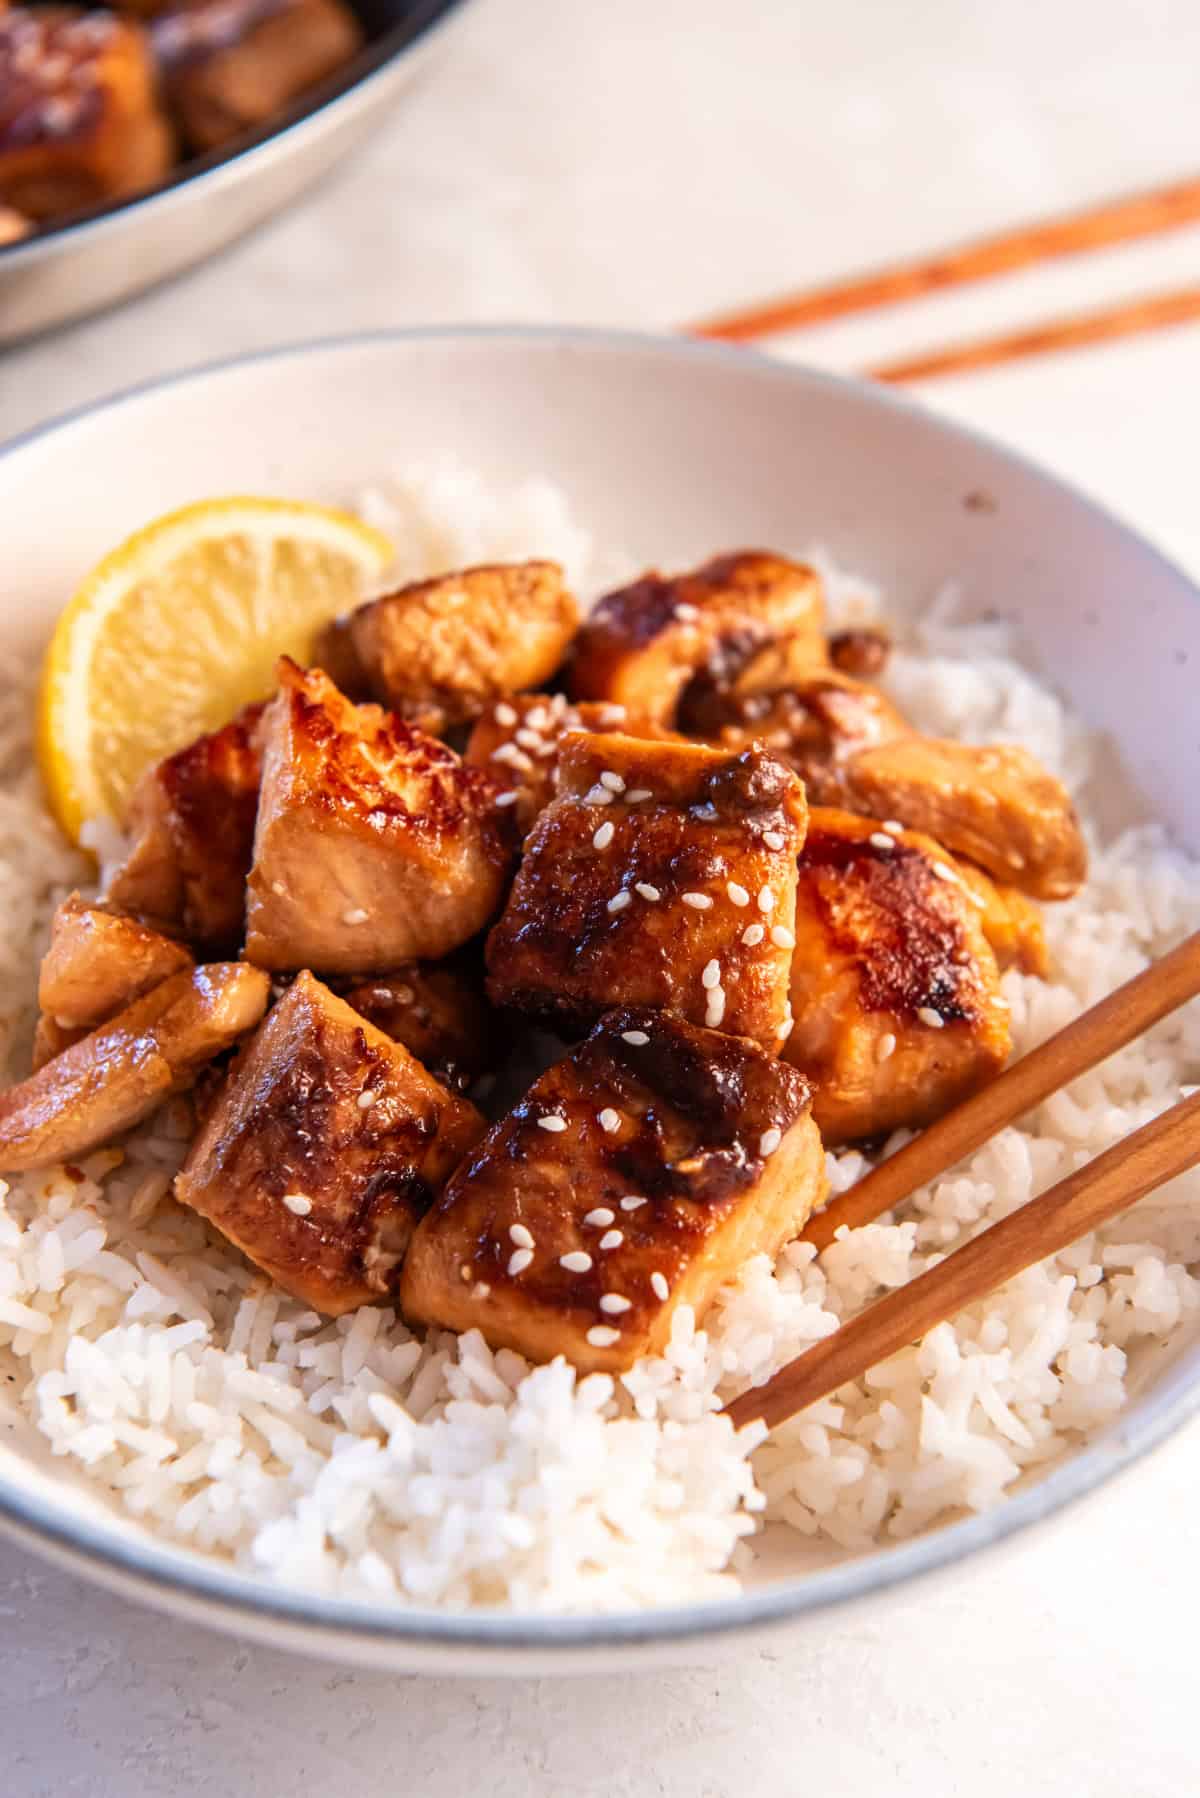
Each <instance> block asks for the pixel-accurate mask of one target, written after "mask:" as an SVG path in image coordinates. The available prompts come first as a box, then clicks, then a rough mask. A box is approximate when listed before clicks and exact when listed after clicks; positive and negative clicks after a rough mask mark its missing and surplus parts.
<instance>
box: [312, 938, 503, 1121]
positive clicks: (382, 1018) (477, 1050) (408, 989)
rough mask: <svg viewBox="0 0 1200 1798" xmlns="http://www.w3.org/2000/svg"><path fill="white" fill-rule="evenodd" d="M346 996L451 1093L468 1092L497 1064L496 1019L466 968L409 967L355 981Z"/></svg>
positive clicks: (418, 964) (417, 964)
mask: <svg viewBox="0 0 1200 1798" xmlns="http://www.w3.org/2000/svg"><path fill="white" fill-rule="evenodd" d="M343 997H344V998H345V1000H346V1003H347V1004H348V1005H352V1006H353V1007H354V1009H355V1011H357V1012H360V1013H361V1014H362V1016H363V1017H364V1018H367V1019H369V1021H370V1022H371V1023H372V1024H374V1025H375V1026H376V1028H377V1029H379V1030H382V1031H383V1032H384V1034H385V1035H386V1036H390V1037H392V1038H393V1039H394V1040H395V1041H396V1042H398V1043H403V1044H404V1047H405V1048H406V1049H407V1050H408V1051H409V1053H410V1054H412V1055H415V1056H416V1058H417V1060H418V1061H419V1062H421V1063H422V1064H423V1065H424V1066H425V1067H427V1068H428V1069H429V1071H430V1073H432V1074H435V1075H436V1076H437V1078H438V1079H439V1080H440V1081H441V1082H442V1084H443V1085H444V1086H447V1087H449V1089H450V1091H451V1092H465V1091H466V1090H467V1088H468V1087H469V1086H470V1085H471V1083H472V1082H473V1081H474V1080H477V1079H478V1078H479V1076H480V1075H481V1074H484V1073H486V1072H487V1071H488V1070H489V1069H491V1068H493V1067H494V1066H495V1064H496V1056H497V1053H498V1048H499V1044H498V1041H497V1036H498V1032H497V1027H496V1019H495V1015H494V1014H493V1012H492V1010H491V1007H490V1006H489V1005H488V1003H487V1000H486V999H485V998H484V996H483V992H482V988H481V985H480V984H479V983H478V982H477V980H475V979H472V978H471V975H470V974H469V973H468V971H467V969H466V968H465V967H457V966H454V965H452V964H447V963H442V964H436V963H434V964H430V963H426V962H415V961H414V962H407V963H405V965H404V966H403V967H400V968H392V969H389V971H388V972H387V973H386V974H376V975H375V976H374V977H373V978H372V979H370V980H365V981H360V982H354V983H353V984H352V985H349V986H347V987H346V988H345V990H344V993H343Z"/></svg>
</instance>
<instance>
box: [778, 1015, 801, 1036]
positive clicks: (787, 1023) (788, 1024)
mask: <svg viewBox="0 0 1200 1798" xmlns="http://www.w3.org/2000/svg"><path fill="white" fill-rule="evenodd" d="M795 1028H796V1020H795V1018H794V1017H793V1016H792V1014H791V1012H790V1011H789V1013H788V1015H787V1017H786V1018H784V1020H783V1022H782V1024H780V1026H779V1028H778V1029H777V1030H776V1032H775V1035H776V1037H777V1038H778V1039H779V1041H780V1042H783V1041H784V1039H785V1038H786V1037H789V1036H790V1035H791V1034H792V1031H793V1030H794V1029H795Z"/></svg>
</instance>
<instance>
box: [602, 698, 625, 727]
mask: <svg viewBox="0 0 1200 1798" xmlns="http://www.w3.org/2000/svg"><path fill="white" fill-rule="evenodd" d="M624 717H625V707H624V706H623V705H616V704H614V703H613V702H612V701H610V702H609V703H608V705H606V706H605V708H604V710H603V711H602V712H601V714H600V721H601V723H602V724H607V725H611V724H620V723H621V722H622V720H623V719H624Z"/></svg>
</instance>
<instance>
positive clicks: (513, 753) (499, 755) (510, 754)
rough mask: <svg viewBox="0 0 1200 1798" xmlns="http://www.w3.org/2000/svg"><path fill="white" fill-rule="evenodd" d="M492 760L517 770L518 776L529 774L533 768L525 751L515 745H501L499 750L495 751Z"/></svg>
mask: <svg viewBox="0 0 1200 1798" xmlns="http://www.w3.org/2000/svg"><path fill="white" fill-rule="evenodd" d="M492 760H493V761H494V762H504V763H506V764H507V765H508V767H510V768H515V769H516V770H517V772H518V774H528V773H529V772H530V771H531V770H532V768H533V763H532V762H531V761H530V759H529V757H528V756H527V755H526V754H525V751H524V750H523V749H518V748H517V746H516V744H515V743H501V745H500V747H499V749H493V751H492Z"/></svg>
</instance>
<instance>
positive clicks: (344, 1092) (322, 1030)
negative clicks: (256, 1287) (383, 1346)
mask: <svg viewBox="0 0 1200 1798" xmlns="http://www.w3.org/2000/svg"><path fill="white" fill-rule="evenodd" d="M363 1098H368V1099H369V1100H370V1103H369V1104H366V1105H364V1104H361V1103H360V1100H362V1099H363ZM483 1130H484V1121H483V1119H482V1118H481V1117H480V1115H479V1113H478V1112H477V1111H476V1110H475V1108H474V1106H472V1105H469V1104H468V1103H467V1102H466V1100H465V1099H461V1098H458V1097H457V1096H456V1095H455V1094H453V1093H449V1092H447V1091H446V1090H445V1088H444V1087H442V1086H440V1085H439V1084H438V1082H437V1081H436V1080H434V1079H433V1077H432V1076H431V1075H430V1074H428V1073H427V1072H426V1070H425V1069H424V1068H423V1067H422V1066H421V1065H420V1063H419V1062H418V1061H416V1060H414V1058H413V1057H412V1056H411V1055H410V1054H409V1053H408V1051H407V1050H406V1049H405V1048H404V1047H403V1046H402V1045H401V1044H400V1043H397V1042H394V1041H393V1040H392V1039H391V1038H390V1037H387V1036H385V1035H384V1034H383V1032H382V1031H380V1030H377V1029H376V1028H375V1026H374V1025H373V1024H370V1023H368V1021H367V1020H366V1019H365V1018H363V1017H361V1016H360V1015H359V1014H358V1013H357V1012H356V1011H354V1010H353V1009H352V1008H351V1007H350V1006H349V1005H347V1004H346V1002H345V1001H344V1000H342V999H339V998H338V997H337V995H336V994H334V993H332V992H330V991H329V989H328V988H327V987H325V986H322V984H321V983H320V981H318V980H314V979H313V977H312V975H311V974H307V973H306V974H301V975H300V976H299V978H298V979H297V980H296V981H295V982H294V983H293V984H292V986H291V987H290V988H289V989H288V991H287V992H286V993H285V994H284V996H283V998H282V999H280V1001H279V1003H278V1004H277V1005H276V1006H275V1008H274V1010H273V1011H272V1012H271V1014H270V1016H269V1018H268V1019H267V1021H266V1023H265V1024H264V1025H263V1026H262V1028H261V1029H260V1030H259V1032H258V1034H257V1035H256V1036H255V1038H254V1040H253V1042H252V1043H250V1044H249V1045H248V1047H247V1048H246V1050H245V1052H244V1053H243V1055H242V1056H241V1057H240V1058H239V1060H238V1061H237V1063H236V1064H235V1066H234V1068H233V1069H232V1071H231V1073H230V1075H229V1077H228V1079H227V1081H226V1084H225V1087H224V1089H223V1091H222V1092H221V1094H220V1096H219V1097H218V1099H217V1100H216V1102H215V1104H214V1105H213V1106H212V1107H211V1109H210V1110H209V1113H208V1116H207V1118H206V1120H205V1123H204V1126H203V1128H202V1130H201V1132H200V1135H199V1136H198V1137H197V1138H196V1140H195V1142H194V1143H193V1145H192V1148H191V1150H190V1152H189V1154H188V1158H187V1161H186V1162H185V1163H184V1166H183V1168H182V1170H181V1171H180V1173H179V1175H178V1177H177V1179H176V1182H175V1193H176V1197H177V1198H179V1199H180V1200H181V1201H182V1203H183V1204H185V1205H190V1206H191V1207H192V1208H193V1209H194V1210H196V1211H199V1212H200V1213H201V1215H202V1216H203V1217H206V1218H208V1219H209V1221H210V1222H211V1223H213V1224H215V1225H216V1227H217V1229H219V1230H220V1231H221V1232H222V1234H223V1235H225V1236H228V1237H229V1239H230V1240H231V1241H232V1242H234V1243H236V1244H237V1246H238V1247H239V1248H240V1249H242V1251H243V1252H244V1253H245V1254H246V1255H248V1256H249V1258H250V1259H251V1260H252V1261H253V1262H254V1263H255V1264H256V1265H257V1266H259V1267H261V1268H262V1269H263V1270H264V1272H266V1273H268V1274H269V1275H270V1276H271V1278H272V1279H273V1280H275V1281H276V1282H277V1283H278V1284H279V1285H280V1286H282V1287H283V1288H284V1290H285V1291H287V1292H290V1293H292V1294H293V1295H294V1296H295V1297H297V1298H299V1299H302V1300H303V1301H304V1302H305V1303H306V1304H309V1305H312V1306H313V1307H314V1309H316V1310H318V1311H321V1312H323V1313H326V1314H327V1315H330V1316H336V1315H337V1314H339V1313H340V1312H342V1311H349V1310H353V1309H354V1308H355V1307H356V1306H358V1305H364V1304H371V1303H375V1302H378V1301H379V1300H381V1299H385V1298H388V1297H389V1296H391V1295H392V1294H393V1293H394V1291H395V1288H396V1284H397V1280H398V1275H399V1268H400V1263H401V1261H402V1260H403V1257H404V1253H405V1250H406V1248H407V1246H408V1242H409V1238H410V1237H411V1235H412V1231H413V1228H414V1225H415V1224H416V1221H417V1219H418V1218H419V1217H421V1215H422V1214H423V1213H424V1211H425V1210H426V1209H427V1208H428V1206H429V1204H430V1202H431V1200H432V1199H433V1198H434V1196H435V1195H436V1194H437V1193H439V1192H440V1191H441V1188H442V1185H443V1183H444V1181H445V1180H446V1177H447V1176H448V1175H449V1173H450V1172H451V1171H452V1169H453V1168H455V1167H456V1166H457V1165H458V1163H459V1161H460V1160H461V1159H462V1157H463V1155H464V1154H465V1153H466V1152H467V1150H468V1149H469V1148H470V1147H471V1146H472V1144H473V1143H475V1142H476V1141H477V1140H478V1139H479V1137H480V1136H481V1135H482V1133H483ZM285 1195H287V1196H289V1197H291V1199H292V1201H293V1205H295V1204H296V1203H298V1202H302V1201H304V1200H307V1202H308V1206H309V1209H308V1210H307V1211H304V1212H303V1213H302V1214H301V1212H298V1211H297V1210H295V1209H293V1208H292V1206H289V1205H288V1204H286V1203H285V1202H284V1200H285Z"/></svg>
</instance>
